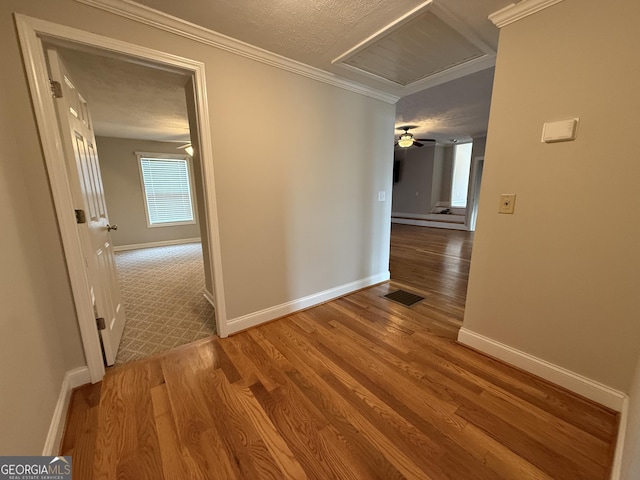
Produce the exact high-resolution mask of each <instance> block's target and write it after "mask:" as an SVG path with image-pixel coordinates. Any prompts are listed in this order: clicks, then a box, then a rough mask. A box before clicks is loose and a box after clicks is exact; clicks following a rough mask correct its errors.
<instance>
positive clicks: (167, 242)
mask: <svg viewBox="0 0 640 480" xmlns="http://www.w3.org/2000/svg"><path fill="white" fill-rule="evenodd" d="M185 243H201V239H200V238H199V237H196V238H178V239H176V240H162V241H160V242H149V243H132V244H130V245H114V246H113V251H114V252H122V251H125V250H137V249H139V248H152V247H168V246H169V245H182V244H185Z"/></svg>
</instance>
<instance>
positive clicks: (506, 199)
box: [498, 193, 516, 214]
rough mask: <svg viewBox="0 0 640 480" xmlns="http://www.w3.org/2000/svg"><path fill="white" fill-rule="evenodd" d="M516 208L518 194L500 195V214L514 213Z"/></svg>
mask: <svg viewBox="0 0 640 480" xmlns="http://www.w3.org/2000/svg"><path fill="white" fill-rule="evenodd" d="M515 206H516V194H515V193H503V194H502V195H500V208H499V209H498V213H509V214H511V213H513V210H514V208H515Z"/></svg>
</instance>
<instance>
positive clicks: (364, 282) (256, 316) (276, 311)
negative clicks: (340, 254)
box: [227, 271, 390, 335]
mask: <svg viewBox="0 0 640 480" xmlns="http://www.w3.org/2000/svg"><path fill="white" fill-rule="evenodd" d="M389 278H390V274H389V272H388V271H387V272H384V273H380V274H378V275H373V276H371V277H368V278H363V279H361V280H356V281H355V282H351V283H347V284H344V285H340V286H338V287H334V288H330V289H329V290H324V291H323V292H318V293H314V294H313V295H308V296H306V297H302V298H298V299H296V300H292V301H291V302H287V303H283V304H281V305H276V306H275V307H270V308H266V309H264V310H260V311H259V312H254V313H250V314H248V315H243V316H242V317H238V318H234V319H232V320H229V321H228V322H227V332H228V333H229V335H230V334H232V333H237V332H240V331H242V330H246V329H247V328H251V327H255V326H256V325H260V324H261V323H265V322H268V321H270V320H275V319H276V318H280V317H284V316H285V315H289V314H290V313H294V312H297V311H299V310H303V309H305V308H309V307H313V306H315V305H319V304H321V303H324V302H328V301H329V300H333V299H335V298H338V297H342V296H344V295H347V294H349V293H352V292H355V291H356V290H360V289H362V288H366V287H370V286H371V285H375V284H377V283H381V282H386V281H387V280H389Z"/></svg>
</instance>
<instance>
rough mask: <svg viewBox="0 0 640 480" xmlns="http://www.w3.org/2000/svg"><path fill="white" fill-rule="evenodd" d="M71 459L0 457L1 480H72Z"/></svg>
mask: <svg viewBox="0 0 640 480" xmlns="http://www.w3.org/2000/svg"><path fill="white" fill-rule="evenodd" d="M71 467H72V465H71V457H0V480H71V478H72V468H71Z"/></svg>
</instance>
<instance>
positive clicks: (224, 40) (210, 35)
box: [76, 0, 400, 104]
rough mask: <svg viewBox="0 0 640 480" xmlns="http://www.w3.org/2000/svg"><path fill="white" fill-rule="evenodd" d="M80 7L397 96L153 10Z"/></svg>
mask: <svg viewBox="0 0 640 480" xmlns="http://www.w3.org/2000/svg"><path fill="white" fill-rule="evenodd" d="M76 1H77V2H79V3H83V4H85V5H89V6H92V7H95V8H99V9H100V10H104V11H106V12H109V13H113V14H115V15H119V16H121V17H125V18H128V19H130V20H134V21H136V22H138V23H143V24H145V25H149V26H151V27H155V28H158V29H160V30H164V31H166V32H169V33H173V34H174V35H179V36H181V37H184V38H188V39H189V40H193V41H196V42H199V43H204V44H205V45H209V46H211V47H215V48H219V49H221V50H225V51H227V52H231V53H234V54H236V55H240V56H241V57H245V58H249V59H251V60H255V61H257V62H260V63H264V64H266V65H270V66H272V67H276V68H279V69H281V70H285V71H287V72H291V73H295V74H297V75H301V76H303V77H307V78H311V79H313V80H317V81H319V82H323V83H327V84H329V85H333V86H334V87H339V88H342V89H344V90H349V91H351V92H355V93H358V94H361V95H365V96H367V97H371V98H375V99H376V100H381V101H383V102H386V103H391V104H395V103H396V102H397V101H398V100H399V99H400V96H398V95H392V94H389V93H386V92H383V91H381V90H377V89H374V88H371V87H367V86H365V85H362V84H360V83H357V82H354V81H350V80H347V79H344V78H341V77H338V76H337V75H335V74H332V73H329V72H326V71H324V70H320V69H319V68H315V67H311V66H309V65H305V64H304V63H301V62H298V61H296V60H291V59H289V58H286V57H283V56H282V55H278V54H276V53H273V52H269V51H267V50H264V49H262V48H259V47H255V46H253V45H250V44H248V43H245V42H242V41H240V40H236V39H235V38H231V37H228V36H226V35H223V34H221V33H218V32H215V31H213V30H209V29H208V28H205V27H202V26H200V25H196V24H194V23H191V22H188V21H186V20H183V19H181V18H178V17H174V16H173V15H169V14H167V13H164V12H160V11H158V10H155V9H153V8H150V7H147V6H145V5H141V4H139V3H135V2H133V1H130V0H76Z"/></svg>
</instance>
